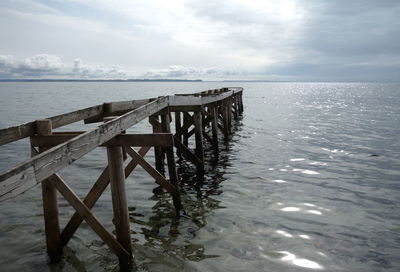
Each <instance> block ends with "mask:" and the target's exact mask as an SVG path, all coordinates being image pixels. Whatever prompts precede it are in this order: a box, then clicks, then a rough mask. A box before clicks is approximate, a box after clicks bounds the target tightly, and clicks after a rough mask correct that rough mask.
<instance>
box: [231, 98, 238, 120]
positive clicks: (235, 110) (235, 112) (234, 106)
mask: <svg viewBox="0 0 400 272" xmlns="http://www.w3.org/2000/svg"><path fill="white" fill-rule="evenodd" d="M232 110H233V116H234V117H235V120H237V119H238V117H239V107H238V95H237V94H235V95H234V96H233V97H232Z"/></svg>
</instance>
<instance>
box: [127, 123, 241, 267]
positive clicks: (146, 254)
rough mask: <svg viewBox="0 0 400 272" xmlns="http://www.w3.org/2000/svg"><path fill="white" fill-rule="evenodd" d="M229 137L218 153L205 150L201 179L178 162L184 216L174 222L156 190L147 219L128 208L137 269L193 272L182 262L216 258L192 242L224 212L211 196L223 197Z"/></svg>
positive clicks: (171, 211)
mask: <svg viewBox="0 0 400 272" xmlns="http://www.w3.org/2000/svg"><path fill="white" fill-rule="evenodd" d="M240 125H241V122H240V120H239V121H237V122H235V127H234V128H233V130H234V131H235V130H237V129H240ZM220 136H221V137H223V136H222V135H220ZM232 137H234V136H229V138H227V139H225V141H221V143H220V147H219V151H218V152H217V151H215V150H214V149H213V148H212V147H211V146H205V147H206V148H205V173H206V174H205V175H197V173H196V169H195V168H194V167H193V165H191V164H189V163H188V162H187V161H185V160H184V159H182V158H180V159H179V161H178V164H177V166H178V169H177V170H178V174H179V177H180V180H181V198H182V202H183V205H184V207H185V211H186V214H187V216H181V217H180V218H176V217H175V210H174V206H173V203H172V201H171V197H170V195H169V194H168V193H166V192H159V191H158V190H154V195H153V196H152V197H151V198H150V199H151V200H153V201H156V203H155V204H154V205H153V206H152V208H151V216H150V217H147V219H146V215H145V214H143V213H141V212H138V211H137V209H136V208H135V207H133V206H131V207H129V210H130V213H129V215H130V220H131V229H132V230H133V231H134V235H133V238H134V250H135V252H134V254H135V261H136V264H137V266H138V267H139V268H141V269H145V270H147V269H148V270H149V271H158V270H160V271H168V270H169V269H170V270H171V271H177V269H184V270H186V269H187V270H192V271H193V269H195V268H194V267H190V262H189V263H188V262H186V261H195V262H196V261H202V260H204V259H207V258H218V257H220V256H219V255H216V254H209V253H207V250H206V249H205V246H204V245H203V244H201V243H197V242H195V238H196V233H197V232H198V231H199V230H200V229H201V228H203V227H205V226H207V217H208V216H210V215H212V214H213V211H214V210H216V209H223V208H225V207H224V206H223V205H221V201H220V200H218V199H216V198H215V196H218V195H220V194H222V193H223V190H222V186H221V183H222V182H223V181H224V180H225V178H224V175H225V174H226V173H227V171H229V170H228V169H227V168H229V167H230V166H231V164H232V159H234V152H235V151H234V150H233V148H232V147H234V145H235V140H234V139H233V140H232Z"/></svg>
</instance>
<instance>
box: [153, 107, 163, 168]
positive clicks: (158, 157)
mask: <svg viewBox="0 0 400 272" xmlns="http://www.w3.org/2000/svg"><path fill="white" fill-rule="evenodd" d="M149 118H153V119H155V120H156V121H157V122H158V121H159V118H158V115H153V116H150V117H149ZM152 125H153V133H161V132H163V131H162V127H161V126H158V125H155V124H152ZM154 159H155V163H156V169H157V171H158V172H160V173H161V174H164V173H165V168H164V152H163V150H162V147H160V146H155V147H154Z"/></svg>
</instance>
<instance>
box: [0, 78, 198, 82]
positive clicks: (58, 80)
mask: <svg viewBox="0 0 400 272" xmlns="http://www.w3.org/2000/svg"><path fill="white" fill-rule="evenodd" d="M202 81H203V80H201V79H193V80H192V79H0V82H202Z"/></svg>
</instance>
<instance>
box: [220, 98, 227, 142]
mask: <svg viewBox="0 0 400 272" xmlns="http://www.w3.org/2000/svg"><path fill="white" fill-rule="evenodd" d="M227 104H228V103H227V101H226V99H224V100H222V102H221V112H222V122H223V132H224V136H225V138H226V137H228V135H229V123H228V118H229V117H228V107H227Z"/></svg>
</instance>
